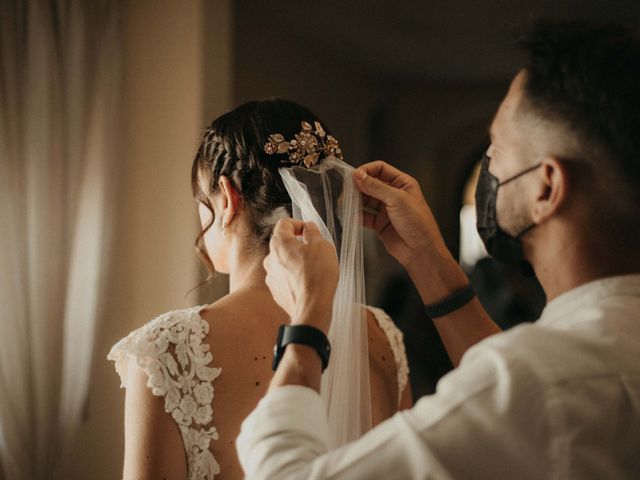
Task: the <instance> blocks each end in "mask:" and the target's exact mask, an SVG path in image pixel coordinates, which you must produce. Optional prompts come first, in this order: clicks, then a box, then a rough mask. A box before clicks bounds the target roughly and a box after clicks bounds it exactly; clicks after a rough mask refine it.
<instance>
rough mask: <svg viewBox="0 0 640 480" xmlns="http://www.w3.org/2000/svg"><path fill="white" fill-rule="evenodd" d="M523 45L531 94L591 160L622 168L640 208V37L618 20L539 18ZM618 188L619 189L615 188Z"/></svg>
mask: <svg viewBox="0 0 640 480" xmlns="http://www.w3.org/2000/svg"><path fill="white" fill-rule="evenodd" d="M518 46H519V47H520V49H521V50H523V51H524V53H525V54H526V57H527V62H526V64H525V67H524V68H525V86H524V92H525V95H524V99H525V103H526V105H527V107H530V108H532V109H533V111H534V112H535V113H537V114H539V115H541V116H542V117H543V118H546V119H549V120H551V121H557V122H559V123H561V124H562V125H564V126H566V127H568V129H569V131H571V132H572V133H573V134H575V135H577V138H578V140H579V141H580V143H581V144H582V145H583V146H584V147H585V148H584V150H585V152H590V151H591V152H593V153H594V154H595V155H596V156H597V157H598V158H591V159H584V160H590V161H591V162H594V161H595V162H600V161H603V160H606V162H604V163H603V164H596V169H597V170H601V169H605V168H609V169H616V170H617V172H615V173H616V177H618V178H620V179H621V181H622V182H624V183H626V185H625V186H626V188H624V189H623V190H625V191H626V193H625V195H626V196H627V197H628V200H630V201H631V203H632V204H635V206H636V207H637V206H638V205H640V41H639V37H638V34H637V31H635V30H632V29H630V28H627V27H623V26H621V25H615V24H593V23H586V22H549V21H542V22H538V23H536V24H535V25H534V26H533V27H532V28H531V29H530V31H529V33H528V34H526V35H525V36H524V37H522V38H521V39H520V40H519V42H518ZM610 193H616V192H610Z"/></svg>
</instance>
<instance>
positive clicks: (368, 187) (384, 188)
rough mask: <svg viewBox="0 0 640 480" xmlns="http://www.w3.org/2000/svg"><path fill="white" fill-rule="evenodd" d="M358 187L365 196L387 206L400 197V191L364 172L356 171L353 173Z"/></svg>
mask: <svg viewBox="0 0 640 480" xmlns="http://www.w3.org/2000/svg"><path fill="white" fill-rule="evenodd" d="M353 180H354V183H355V185H356V187H357V188H358V189H359V190H360V191H361V192H362V193H364V194H365V195H368V196H369V197H372V198H374V199H376V200H379V201H381V202H382V203H384V204H385V205H388V204H389V203H391V202H393V201H394V200H395V199H396V198H397V197H398V193H399V192H398V189H397V188H396V187H392V186H390V185H387V184H386V183H383V182H381V181H380V180H378V179H377V178H374V177H372V176H370V175H369V174H367V173H366V171H364V170H360V169H358V170H356V171H355V172H354V173H353Z"/></svg>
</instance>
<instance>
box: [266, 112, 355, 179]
mask: <svg viewBox="0 0 640 480" xmlns="http://www.w3.org/2000/svg"><path fill="white" fill-rule="evenodd" d="M314 127H315V128H314ZM264 151H265V152H266V153H267V154H268V155H274V154H283V153H287V154H288V155H289V162H290V163H293V164H301V163H304V166H305V167H307V168H310V167H312V166H313V165H315V164H316V163H318V160H319V159H320V155H321V154H322V155H324V158H326V157H330V156H334V157H336V158H339V159H340V160H342V159H343V158H342V150H340V145H339V144H338V140H336V139H335V137H333V136H332V135H327V134H326V132H325V131H324V129H323V128H322V125H320V122H313V126H311V124H310V123H308V122H304V121H303V122H302V130H301V131H300V133H297V134H296V135H295V138H293V139H292V140H289V141H287V140H285V138H284V137H283V136H282V135H281V134H279V133H274V134H272V135H269V141H268V142H267V143H266V144H265V146H264Z"/></svg>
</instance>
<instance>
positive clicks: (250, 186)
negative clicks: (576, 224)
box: [191, 98, 337, 271]
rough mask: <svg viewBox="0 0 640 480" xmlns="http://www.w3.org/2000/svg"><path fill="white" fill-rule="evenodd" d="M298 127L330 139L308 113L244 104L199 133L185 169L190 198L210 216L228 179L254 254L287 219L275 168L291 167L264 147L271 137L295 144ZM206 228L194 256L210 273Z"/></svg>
mask: <svg viewBox="0 0 640 480" xmlns="http://www.w3.org/2000/svg"><path fill="white" fill-rule="evenodd" d="M302 122H305V123H306V124H308V125H316V124H319V125H322V126H323V127H324V130H326V134H327V135H328V136H330V132H329V130H328V129H327V128H326V126H325V124H324V123H322V122H321V121H320V119H319V118H318V117H317V116H316V115H314V114H313V113H312V112H311V111H310V110H308V109H307V108H305V107H303V106H301V105H298V104H297V103H295V102H291V101H289V100H283V99H279V98H270V99H266V100H259V101H253V102H248V103H245V104H244V105H241V106H240V107H238V108H236V109H235V110H232V111H230V112H228V113H225V114H224V115H222V116H220V117H218V118H217V119H216V120H214V121H213V122H212V123H211V125H210V126H209V127H207V128H206V129H205V131H204V133H203V138H202V143H201V144H200V148H198V152H197V153H196V156H195V159H194V161H193V166H192V169H191V186H192V190H193V195H194V197H195V198H196V199H197V200H198V201H200V202H201V203H203V204H204V205H205V206H206V207H207V208H209V210H211V212H212V213H213V204H212V203H211V195H212V194H213V193H215V192H216V191H217V190H218V180H219V179H220V177H221V176H222V175H224V176H226V177H227V178H229V180H230V181H231V183H232V185H233V186H234V188H235V189H236V190H237V191H238V193H240V195H241V196H242V200H243V208H245V209H247V210H248V211H249V212H250V213H251V216H252V217H253V220H254V221H253V225H254V239H255V246H256V247H257V248H262V249H266V248H267V246H268V243H269V239H270V238H271V234H272V232H273V227H274V226H275V224H276V223H277V221H278V220H279V219H280V218H282V217H285V216H291V199H290V198H289V195H288V193H287V190H286V189H285V187H284V184H283V182H282V179H281V177H280V174H279V173H278V168H280V167H282V166H286V167H291V166H292V165H293V164H292V163H291V161H290V159H289V155H288V152H287V153H277V152H274V153H272V154H269V153H267V152H266V151H265V145H266V144H267V143H268V142H269V141H270V135H272V134H273V133H274V132H277V133H278V134H280V135H282V136H283V137H284V138H290V139H291V138H295V135H296V134H299V133H300V128H301V125H302ZM324 130H323V131H324ZM332 138H333V137H332ZM336 143H337V142H336ZM205 186H206V189H205V188H204V187H205ZM212 223H213V217H212V221H211V224H212ZM210 226H211V225H205V227H204V228H203V229H202V230H201V232H200V234H199V235H198V238H197V239H196V251H197V253H198V256H199V257H200V258H201V260H202V261H203V262H204V263H205V265H206V266H207V267H208V268H209V270H210V271H213V264H212V262H211V259H210V258H209V256H208V255H207V253H206V249H205V248H204V240H203V238H204V234H205V232H206V231H207V230H208V229H209V228H210Z"/></svg>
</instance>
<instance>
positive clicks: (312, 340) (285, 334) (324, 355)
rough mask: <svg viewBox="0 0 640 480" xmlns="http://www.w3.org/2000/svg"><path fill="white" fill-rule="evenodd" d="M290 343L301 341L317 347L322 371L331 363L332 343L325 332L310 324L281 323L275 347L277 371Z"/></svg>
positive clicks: (272, 366)
mask: <svg viewBox="0 0 640 480" xmlns="http://www.w3.org/2000/svg"><path fill="white" fill-rule="evenodd" d="M290 343H300V344H302V345H307V346H309V347H312V348H314V349H315V351H316V352H318V355H320V360H321V361H322V371H323V372H324V370H325V369H326V368H327V365H329V357H330V356H331V345H330V344H329V339H328V338H327V336H326V335H325V334H324V332H323V331H322V330H320V329H318V328H315V327H312V326H310V325H280V328H279V329H278V337H277V339H276V345H275V346H274V347H273V363H272V365H271V368H273V370H274V371H275V370H276V369H277V368H278V365H279V364H280V360H282V356H283V355H284V350H285V348H286V347H287V345H289V344H290Z"/></svg>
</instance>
